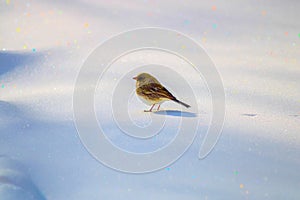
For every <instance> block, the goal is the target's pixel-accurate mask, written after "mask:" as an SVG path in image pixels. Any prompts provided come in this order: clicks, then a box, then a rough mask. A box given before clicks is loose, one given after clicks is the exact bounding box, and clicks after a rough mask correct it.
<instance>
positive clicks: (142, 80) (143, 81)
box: [133, 73, 159, 86]
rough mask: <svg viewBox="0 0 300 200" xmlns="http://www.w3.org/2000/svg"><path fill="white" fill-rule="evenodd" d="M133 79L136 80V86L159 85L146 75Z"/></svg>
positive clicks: (142, 74) (154, 79)
mask: <svg viewBox="0 0 300 200" xmlns="http://www.w3.org/2000/svg"><path fill="white" fill-rule="evenodd" d="M133 79H134V80H136V83H137V85H138V86H141V85H144V84H149V83H159V82H158V80H156V78H154V77H153V76H151V75H150V74H148V73H141V74H139V75H137V76H136V77H133Z"/></svg>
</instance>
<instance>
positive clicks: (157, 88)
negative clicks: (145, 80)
mask: <svg viewBox="0 0 300 200" xmlns="http://www.w3.org/2000/svg"><path fill="white" fill-rule="evenodd" d="M138 90H139V91H140V92H141V93H143V94H144V95H147V96H148V97H150V98H166V99H170V100H175V99H176V98H175V97H174V96H173V95H172V94H171V92H169V91H168V90H167V89H166V88H165V87H163V86H162V85H161V84H158V83H149V84H145V85H142V86H141V87H139V88H138Z"/></svg>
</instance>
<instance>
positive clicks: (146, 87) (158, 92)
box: [133, 73, 190, 112]
mask: <svg viewBox="0 0 300 200" xmlns="http://www.w3.org/2000/svg"><path fill="white" fill-rule="evenodd" d="M133 79H135V80H136V93H137V95H138V97H139V98H140V99H141V100H142V101H143V102H144V103H146V104H148V105H152V107H151V108H150V110H147V111H148V112H151V111H152V109H153V107H154V105H155V104H158V108H157V110H159V108H160V104H162V103H163V102H165V101H169V100H171V101H174V102H176V103H179V104H181V105H183V106H185V107H186V108H189V107H190V105H188V104H186V103H183V102H181V101H179V100H178V99H176V97H174V96H173V95H172V94H171V93H170V92H169V91H168V90H167V89H166V88H165V87H164V86H162V85H161V84H160V82H159V81H158V80H157V79H156V78H154V77H153V76H151V75H150V74H147V73H141V74H139V75H138V76H136V77H134V78H133Z"/></svg>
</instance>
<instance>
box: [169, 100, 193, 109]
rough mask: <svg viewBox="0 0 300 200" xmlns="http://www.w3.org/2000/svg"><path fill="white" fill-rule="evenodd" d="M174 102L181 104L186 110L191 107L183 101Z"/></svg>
mask: <svg viewBox="0 0 300 200" xmlns="http://www.w3.org/2000/svg"><path fill="white" fill-rule="evenodd" d="M173 101H175V102H176V103H179V104H181V105H183V106H184V107H186V108H189V107H191V106H190V105H188V104H186V103H183V102H182V101H179V100H178V99H174V100H173Z"/></svg>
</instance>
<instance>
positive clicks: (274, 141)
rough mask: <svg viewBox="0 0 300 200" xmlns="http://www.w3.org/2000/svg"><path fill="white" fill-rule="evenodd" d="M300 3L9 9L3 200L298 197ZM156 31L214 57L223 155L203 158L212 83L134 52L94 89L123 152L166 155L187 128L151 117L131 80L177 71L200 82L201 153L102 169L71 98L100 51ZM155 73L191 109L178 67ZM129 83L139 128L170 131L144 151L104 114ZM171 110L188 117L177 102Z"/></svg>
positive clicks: (5, 5)
mask: <svg viewBox="0 0 300 200" xmlns="http://www.w3.org/2000/svg"><path fill="white" fill-rule="evenodd" d="M213 6H216V10H213V9H212V7H213ZM299 6H300V5H299V2H298V1H290V2H282V1H258V0H256V1H243V2H239V1H232V2H231V3H229V2H222V1H214V2H197V1H184V2H180V3H179V2H177V3H175V2H173V1H163V2H159V1H152V0H151V1H150V0H148V1H130V2H124V1H116V2H108V1H101V2H99V1H84V0H78V1H46V0H45V1H35V0H28V1H13V0H11V1H1V2H0V13H1V14H0V15H1V19H5V20H2V21H1V29H0V32H1V37H0V155H1V157H0V199H9V200H11V199H13V200H15V199H26V198H27V199H48V200H63V199H66V198H67V199H72V200H81V199H91V200H93V199H174V200H176V199H188V200H193V199H275V200H276V199H295V200H296V199H299V198H300V193H299V187H300V174H299V173H298V171H299V170H298V169H299V168H300V160H299V158H300V135H299V131H300V126H299V119H300V116H299V115H300V113H299V112H300V90H299V89H300V79H299V77H300V68H299V50H300V48H299V47H300V40H299V39H300V38H299V36H298V34H299V28H298V27H300V22H299V20H297V19H299V14H298V10H297V9H298V8H299ZM148 26H155V27H165V28H169V29H175V30H177V31H180V32H182V33H184V34H186V35H188V36H190V37H192V38H193V39H195V40H196V41H197V42H198V43H200V44H201V45H202V46H203V47H204V48H205V50H206V52H207V53H208V55H209V56H210V57H211V58H212V60H213V61H214V63H215V64H216V67H217V69H218V71H219V73H220V76H221V78H222V81H223V84H224V89H225V94H226V119H225V123H224V127H223V132H222V135H221V137H220V139H219V141H218V143H217V145H216V146H215V148H214V150H213V152H211V153H210V154H209V155H208V156H207V157H206V158H205V159H203V160H199V159H198V153H199V148H200V146H201V144H202V142H203V138H204V136H205V133H206V131H207V129H208V127H209V123H210V120H211V111H212V109H211V101H210V94H209V90H208V88H207V86H206V84H205V81H204V80H203V79H201V78H199V76H198V75H197V74H194V73H193V71H192V70H191V68H190V67H189V66H188V64H187V63H185V62H183V61H182V60H180V59H178V58H175V57H174V56H172V55H168V54H166V53H163V52H154V51H143V52H135V53H133V54H130V55H126V56H124V57H122V58H121V59H119V60H117V61H116V62H115V63H113V65H112V66H111V67H110V69H109V70H108V71H107V74H106V75H105V76H104V77H103V79H102V82H103V85H101V87H100V85H99V87H97V90H96V92H95V102H96V103H95V110H96V115H97V118H98V120H100V121H101V123H102V124H103V126H104V129H105V130H107V137H108V138H109V139H110V140H111V141H112V142H113V143H115V145H117V146H120V147H122V148H125V149H126V150H128V151H134V152H147V151H151V150H154V149H156V148H161V147H163V146H164V145H166V144H168V142H170V140H171V139H172V138H173V137H174V135H175V133H174V132H175V131H176V129H177V128H176V127H178V123H179V122H180V117H179V116H177V115H178V112H174V111H168V112H167V114H166V115H163V114H162V113H156V114H150V113H143V112H142V111H143V110H144V109H148V106H147V105H144V104H143V103H141V102H140V101H138V99H137V98H136V97H135V95H134V93H133V92H132V91H133V90H134V81H133V80H132V79H130V80H129V78H130V75H131V73H132V74H134V73H136V72H138V71H134V69H133V68H130V67H133V65H135V66H142V65H146V64H149V62H150V63H153V64H160V65H164V66H172V67H173V69H174V70H176V72H177V74H180V75H181V76H182V77H183V78H185V79H188V80H189V84H190V85H191V87H192V88H193V89H194V91H195V96H196V99H197V104H198V111H197V113H196V114H197V117H199V118H198V119H199V128H198V131H197V137H196V139H195V141H194V143H193V144H192V146H191V148H190V149H188V151H187V152H186V153H185V154H184V155H183V156H182V157H181V158H180V159H179V160H178V161H177V162H175V163H174V164H173V165H170V166H168V168H166V169H162V170H160V171H157V172H154V173H147V174H140V175H133V174H127V173H121V172H118V171H115V170H112V169H110V168H108V167H106V166H104V165H102V164H101V163H100V162H98V161H97V160H96V159H94V157H93V156H92V155H91V154H90V153H89V152H88V151H87V150H86V148H85V147H84V145H83V144H82V142H81V141H80V138H79V136H78V133H77V130H76V127H75V124H74V117H73V107H72V100H73V99H72V98H73V91H74V85H75V81H76V78H77V75H78V73H79V70H80V67H81V66H82V64H83V63H84V61H85V60H86V59H87V58H88V56H89V55H90V53H91V52H92V51H93V50H94V49H95V48H96V47H97V46H98V45H99V44H101V42H103V41H105V40H107V39H109V38H111V36H113V35H116V34H118V33H120V32H123V31H126V30H129V29H133V28H137V27H148ZM119 66H123V67H122V68H120V67H119ZM144 69H145V70H148V69H149V68H147V66H146V67H145V68H144ZM151 70H153V73H154V74H155V75H156V77H158V79H159V80H161V81H162V83H164V84H165V85H166V87H167V88H168V89H170V91H172V93H174V94H175V95H176V96H178V97H179V99H182V100H183V101H184V102H187V103H189V98H190V97H189V96H188V95H187V94H188V93H187V92H186V91H181V90H180V84H179V83H178V82H176V81H174V80H173V79H172V76H168V75H167V73H168V70H167V69H165V70H162V69H160V68H151ZM129 71H130V73H128V72H129ZM125 73H128V74H127V75H126V76H124V74H125ZM118 81H121V82H122V83H126V84H127V85H126V87H123V88H121V89H124V88H125V89H128V91H129V90H130V88H131V89H132V91H129V92H130V95H131V96H130V97H131V101H129V102H130V103H129V104H128V108H129V114H130V116H131V119H133V120H134V121H135V123H136V124H137V125H138V126H142V127H143V126H148V125H149V123H151V117H152V119H161V118H164V119H165V124H166V126H165V128H164V132H163V134H159V135H158V136H157V137H153V138H150V140H149V141H146V140H143V141H139V142H137V141H135V140H134V139H133V138H128V137H127V136H126V135H125V134H123V133H122V132H120V131H119V129H118V128H117V126H116V124H115V123H113V122H112V120H111V117H107V116H111V114H112V113H111V110H110V109H109V107H108V106H103V105H107V104H109V102H107V101H109V99H110V98H111V97H112V96H111V93H110V92H111V91H112V90H113V89H115V87H116V85H117V84H118ZM103 92H104V93H105V95H104V94H103ZM126 106H127V105H126ZM162 108H163V109H167V110H181V109H182V108H181V107H180V105H177V104H174V103H171V102H166V103H164V104H163V105H162ZM184 112H187V113H186V114H184V118H185V119H186V120H193V119H194V114H193V113H195V112H196V111H195V110H193V107H192V109H191V110H188V109H184V108H183V113H184ZM102 113H105V115H103V114H102ZM189 116H190V117H189ZM18 177H19V178H18ZM20 177H21V178H20ZM7 180H12V181H9V183H8V181H7ZM20 195H22V198H20ZM26 195H27V196H26Z"/></svg>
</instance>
